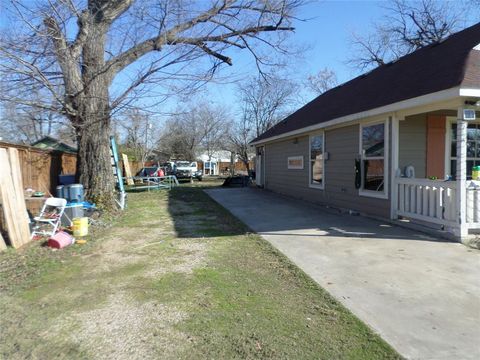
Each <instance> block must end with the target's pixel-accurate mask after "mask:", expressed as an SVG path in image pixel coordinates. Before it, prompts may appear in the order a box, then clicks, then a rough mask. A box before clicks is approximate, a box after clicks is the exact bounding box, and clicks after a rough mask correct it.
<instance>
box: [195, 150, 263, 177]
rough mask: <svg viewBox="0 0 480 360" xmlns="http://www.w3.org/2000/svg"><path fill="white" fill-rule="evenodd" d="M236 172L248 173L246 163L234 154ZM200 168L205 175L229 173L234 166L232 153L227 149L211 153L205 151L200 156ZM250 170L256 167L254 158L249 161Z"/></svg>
mask: <svg viewBox="0 0 480 360" xmlns="http://www.w3.org/2000/svg"><path fill="white" fill-rule="evenodd" d="M233 161H234V169H235V173H236V174H238V173H245V174H246V173H247V168H246V166H245V164H244V163H243V162H242V161H241V160H240V159H239V158H238V156H234V158H233ZM198 163H199V169H200V170H203V174H204V175H207V176H209V175H212V176H214V175H229V174H230V171H231V168H232V153H231V152H230V151H226V150H220V151H216V152H214V153H211V154H207V153H203V154H201V155H200V156H199V157H198ZM249 167H250V170H253V168H254V162H253V160H250V161H249Z"/></svg>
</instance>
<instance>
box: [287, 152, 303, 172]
mask: <svg viewBox="0 0 480 360" xmlns="http://www.w3.org/2000/svg"><path fill="white" fill-rule="evenodd" d="M290 160H302V165H301V166H290ZM303 169H305V160H304V158H303V155H299V156H287V170H303Z"/></svg>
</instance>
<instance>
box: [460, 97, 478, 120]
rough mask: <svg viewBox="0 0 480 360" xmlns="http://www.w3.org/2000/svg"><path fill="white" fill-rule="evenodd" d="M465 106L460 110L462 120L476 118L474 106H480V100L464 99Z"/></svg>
mask: <svg viewBox="0 0 480 360" xmlns="http://www.w3.org/2000/svg"><path fill="white" fill-rule="evenodd" d="M465 105H466V106H465V107H464V108H463V111H462V113H463V114H462V120H465V121H474V120H476V118H477V117H476V113H475V110H477V109H476V107H478V106H480V101H468V100H467V101H465Z"/></svg>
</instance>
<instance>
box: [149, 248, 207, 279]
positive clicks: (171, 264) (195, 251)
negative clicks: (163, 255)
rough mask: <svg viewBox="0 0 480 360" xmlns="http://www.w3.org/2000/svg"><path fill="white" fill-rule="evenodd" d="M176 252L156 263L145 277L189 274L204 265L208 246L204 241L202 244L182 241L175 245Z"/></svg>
mask: <svg viewBox="0 0 480 360" xmlns="http://www.w3.org/2000/svg"><path fill="white" fill-rule="evenodd" d="M176 250H177V251H176V254H174V255H172V256H169V257H168V258H167V259H163V261H161V262H160V261H159V262H156V263H155V264H154V266H153V267H152V268H151V269H150V270H149V271H146V272H145V276H146V277H151V278H156V277H159V276H161V275H163V274H167V273H172V272H175V273H182V274H191V273H192V272H193V270H194V269H195V268H199V267H201V266H202V265H203V264H205V261H206V257H207V250H208V244H207V241H206V240H205V241H204V242H194V241H182V242H181V243H179V244H177V245H176ZM165 260H166V261H165Z"/></svg>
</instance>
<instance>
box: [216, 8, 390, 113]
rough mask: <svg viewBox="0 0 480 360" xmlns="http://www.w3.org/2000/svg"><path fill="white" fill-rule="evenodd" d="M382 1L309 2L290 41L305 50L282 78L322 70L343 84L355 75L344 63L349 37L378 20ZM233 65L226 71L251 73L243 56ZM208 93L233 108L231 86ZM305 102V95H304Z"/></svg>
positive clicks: (298, 78) (239, 74)
mask: <svg viewBox="0 0 480 360" xmlns="http://www.w3.org/2000/svg"><path fill="white" fill-rule="evenodd" d="M381 2H382V1H361V0H354V1H313V2H311V3H310V4H308V5H306V6H304V7H303V8H302V9H301V12H300V13H299V15H298V17H299V18H301V19H306V20H305V21H296V22H295V23H294V27H295V32H294V33H293V34H292V35H291V40H293V41H294V42H296V43H299V44H300V45H301V46H304V47H305V48H306V51H305V52H303V54H302V55H303V56H302V57H301V58H297V57H292V58H291V59H290V60H289V66H288V69H286V71H285V72H286V75H287V76H288V77H289V78H292V79H295V80H296V81H298V82H302V81H304V80H305V79H306V78H307V77H308V76H309V75H310V74H314V73H317V72H318V71H319V70H320V69H323V68H325V67H328V68H331V69H333V70H335V72H336V73H337V77H338V81H339V82H340V83H342V82H345V81H347V80H349V79H351V78H353V77H355V76H357V75H359V74H358V73H356V72H355V71H354V70H353V69H352V68H351V67H349V66H348V65H347V64H346V63H345V62H346V60H347V59H348V57H349V51H350V50H351V48H350V34H351V33H352V32H358V33H367V32H368V31H369V30H370V28H371V23H372V22H373V21H375V20H378V19H380V18H381V17H382V16H383V14H384V13H385V10H384V9H383V8H382V7H381V6H380V5H381ZM233 61H234V65H233V66H232V68H231V69H228V70H226V71H227V72H229V73H230V72H231V73H232V75H233V76H234V77H235V78H237V77H244V76H248V74H251V75H254V74H255V71H256V69H255V66H254V63H253V61H252V59H251V57H249V56H248V55H247V54H246V53H244V54H239V55H238V56H237V57H234V58H233ZM207 88H208V91H209V93H210V94H211V101H212V102H218V103H223V104H228V105H233V106H234V107H235V105H237V102H238V100H237V98H236V95H235V90H236V86H235V85H234V84H225V85H222V84H218V83H215V84H212V85H209V86H208V87H207ZM307 99H308V96H307Z"/></svg>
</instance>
